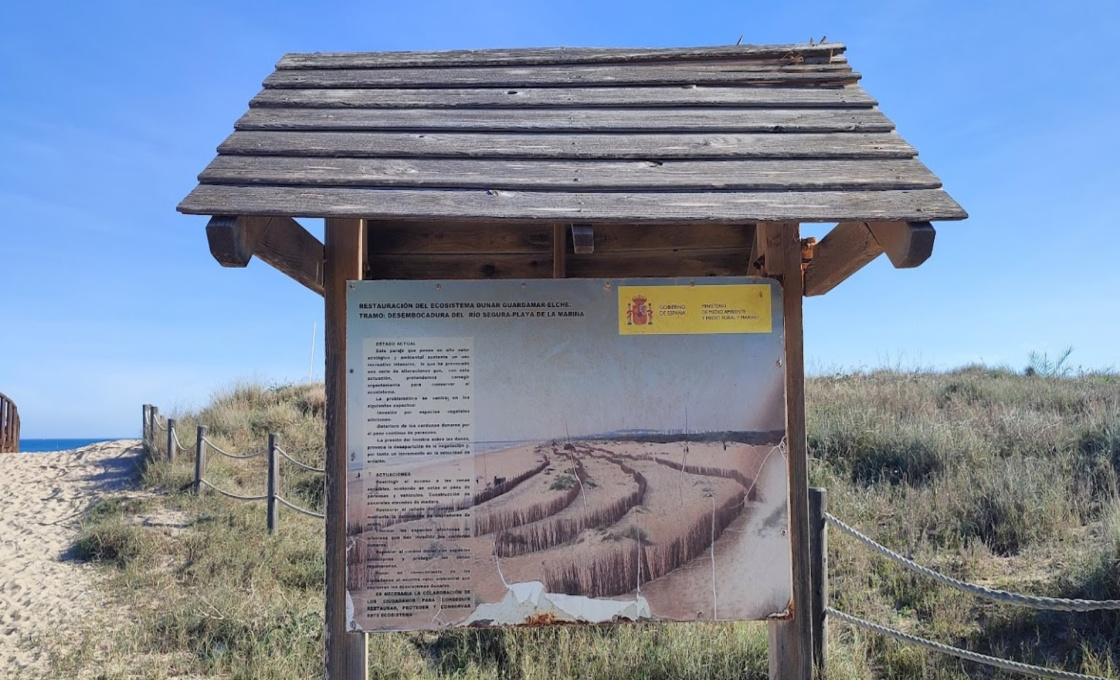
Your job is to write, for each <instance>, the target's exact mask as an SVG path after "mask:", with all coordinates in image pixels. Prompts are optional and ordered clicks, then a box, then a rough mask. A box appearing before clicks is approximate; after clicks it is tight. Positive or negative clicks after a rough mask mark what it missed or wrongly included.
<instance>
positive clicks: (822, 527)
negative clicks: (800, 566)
mask: <svg viewBox="0 0 1120 680" xmlns="http://www.w3.org/2000/svg"><path fill="white" fill-rule="evenodd" d="M827 510H828V497H827V495H826V493H825V490H824V489H821V488H818V487H813V488H810V489H809V555H810V557H809V559H810V560H811V561H812V567H811V576H812V579H813V665H814V666H815V667H816V669H817V677H818V678H823V677H824V673H825V666H826V665H827V664H828V615H827V614H825V611H826V610H827V609H828V522H826V521H825V518H824V515H825V512H827Z"/></svg>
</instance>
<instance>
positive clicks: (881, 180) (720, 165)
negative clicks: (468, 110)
mask: <svg viewBox="0 0 1120 680" xmlns="http://www.w3.org/2000/svg"><path fill="white" fill-rule="evenodd" d="M199 180H200V181H202V182H204V183H208V184H240V185H274V186H356V187H361V186H365V187H416V188H448V189H453V188H478V189H532V190H537V191H572V190H573V187H574V188H577V189H578V190H579V191H596V190H600V191H610V190H621V191H643V190H662V191H664V190H676V191H710V190H732V189H735V190H749V191H784V190H795V191H800V190H835V191H841V190H847V189H852V190H892V189H936V188H938V187H940V186H941V181H940V180H939V179H937V177H936V176H934V174H933V173H932V172H930V171H929V169H928V168H926V167H925V166H924V165H922V164H921V163H919V162H918V161H917V160H914V159H898V160H893V159H888V160H875V161H865V160H805V161H789V160H748V161H742V160H739V161H719V160H716V161H696V160H681V161H635V160H630V161H573V160H524V159H516V160H465V159H401V158H387V159H364V158H324V159H318V160H311V159H307V158H284V157H271V156H219V157H218V158H216V159H215V160H214V162H213V163H211V164H210V166H209V167H207V168H206V170H205V171H203V173H202V174H201V175H200V176H199Z"/></svg>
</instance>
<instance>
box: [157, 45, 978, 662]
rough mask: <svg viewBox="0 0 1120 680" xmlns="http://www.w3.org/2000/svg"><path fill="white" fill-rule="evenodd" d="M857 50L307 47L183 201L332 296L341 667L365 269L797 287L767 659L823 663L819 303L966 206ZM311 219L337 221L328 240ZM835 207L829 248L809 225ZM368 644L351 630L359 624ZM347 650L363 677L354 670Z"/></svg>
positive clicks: (901, 258) (919, 247)
mask: <svg viewBox="0 0 1120 680" xmlns="http://www.w3.org/2000/svg"><path fill="white" fill-rule="evenodd" d="M843 54H844V46H843V45H840V44H836V43H825V44H820V45H773V46H754V45H742V46H739V45H736V46H728V47H705V48H688V49H585V48H579V49H569V48H555V49H516V50H482V51H459V52H430V53H422V52H399V53H356V54H290V55H287V56H285V57H284V58H283V59H281V60H280V62H279V64H278V65H277V70H276V71H275V73H273V74H272V75H271V76H269V77H268V78H267V79H266V80H265V83H264V90H263V91H262V92H260V93H259V94H258V95H257V96H256V97H254V98H253V99H252V101H251V102H250V105H249V106H250V108H249V111H248V112H247V113H246V114H245V115H244V116H242V117H241V119H240V120H238V121H237V122H236V124H235V130H234V132H233V134H232V135H231V136H230V137H229V138H228V139H226V140H225V142H223V143H222V144H221V146H220V147H219V148H218V156H217V158H215V159H214V161H213V162H212V163H211V164H210V165H209V166H208V167H207V168H206V169H205V170H204V171H203V172H202V174H201V175H200V176H199V185H198V186H197V187H196V188H195V189H194V190H193V191H192V192H191V193H190V194H189V195H188V196H187V197H186V198H185V199H184V200H183V202H182V203H181V204H180V205H179V210H180V211H181V212H184V213H190V214H200V215H209V216H211V217H212V219H211V221H210V224H209V225H208V227H207V235H208V238H209V243H210V249H211V252H212V253H213V255H214V257H215V258H216V259H217V260H218V261H219V262H220V263H221V264H222V265H225V266H245V265H246V264H247V263H248V262H249V260H250V258H251V257H252V256H254V255H255V256H257V257H259V258H260V259H262V260H264V261H266V262H268V263H269V264H271V265H273V266H275V267H276V268H278V269H280V270H281V271H283V272H285V273H286V274H288V275H289V276H291V277H292V278H294V279H295V280H297V281H299V282H300V283H302V284H303V285H305V286H307V287H308V288H310V289H312V290H314V291H316V292H318V293H320V294H323V295H325V306H326V333H327V359H326V361H327V372H326V379H327V419H328V422H327V470H328V474H327V538H326V541H327V669H328V675H329V677H331V678H336V677H363V676H361V675H360V674H359V670H358V669H359V667H360V666H362V665H363V664H362V662H361V661H359V660H357V658H360V656H359V657H357V658H355V659H351V660H348V656H347V652H346V649H347V648H348V646H350V647H352V648H353V649H355V650H358V652H357V653H358V654H359V655H360V654H361V653H362V652H361V650H362V649H364V647H363V644H364V643H362V642H357V643H356V644H355V645H349V644H342V643H341V642H340V641H341V640H342V639H343V636H345V635H347V634H346V632H345V627H344V626H345V623H344V610H343V607H344V598H345V573H344V570H345V564H344V562H343V560H342V558H341V555H342V546H343V545H344V542H345V526H344V517H345V510H344V507H345V499H344V498H343V494H344V491H345V487H344V484H343V481H344V474H343V473H344V471H345V450H346V446H345V443H346V442H345V425H344V419H345V413H344V410H343V408H344V402H345V399H344V395H345V381H346V375H345V370H344V366H345V365H346V360H345V356H344V352H345V347H344V343H343V339H344V337H345V328H344V326H345V315H344V304H345V286H346V281H348V280H359V279H444V280H446V279H473V278H532V277H543V278H548V277H589V278H593V277H633V276H654V277H674V276H705V275H764V276H770V277H774V278H776V279H778V280H780V281H781V282H782V286H783V289H784V293H785V294H784V296H783V298H784V315H785V324H786V326H785V327H786V340H785V342H786V384H787V431H788V433H789V437H790V441H789V453H790V455H789V466H790V469H789V478H790V528H791V536H792V545H793V583H794V601H793V610H792V612H791V617H790V619H789V620H787V621H785V622H776V623H774V624H772V632H773V635H772V639H771V643H772V649H771V668H772V674H773V675H780V676H781V677H798V678H808V677H809V676H810V674H811V668H810V659H809V648H810V641H811V626H810V620H809V619H810V615H809V611H810V610H809V599H810V595H809V592H810V589H811V583H810V577H809V571H808V564H809V560H808V550H809V548H808V541H807V533H808V522H809V520H808V511H807V502H806V498H807V475H806V471H807V458H806V452H805V436H804V432H805V423H804V397H803V394H804V392H803V383H804V361H803V353H802V322H801V309H802V296H803V295H820V294H823V293H825V292H827V291H829V290H830V289H831V288H833V287H834V286H836V285H837V284H838V283H840V282H841V281H842V280H844V279H845V278H846V277H848V276H850V275H851V274H853V273H854V272H856V271H857V270H858V269H859V268H860V267H862V266H863V265H865V264H867V263H868V262H870V261H871V260H872V259H874V258H875V257H877V256H878V255H880V254H882V253H883V252H886V254H887V256H888V257H889V258H890V260H891V262H892V264H894V266H896V267H914V266H917V265H919V264H921V263H922V262H923V261H924V260H925V259H926V258H927V257H929V255H930V253H931V251H932V247H933V238H934V230H933V228H932V227H931V225H930V222H931V221H936V220H959V219H963V218H965V217H966V214H965V212H964V211H963V210H962V209H961V207H960V206H959V205H958V204H957V203H956V202H955V201H954V200H953V199H952V198H950V197H949V195H948V194H946V193H945V192H944V191H943V190H942V189H941V183H940V181H939V180H938V178H937V177H936V176H934V175H933V174H932V173H931V172H930V171H929V170H928V169H927V168H926V167H925V166H924V165H923V164H922V163H921V162H920V161H918V160H917V158H916V155H917V152H916V151H915V150H914V148H913V147H911V146H910V145H909V144H907V143H906V142H905V141H904V140H903V139H902V138H901V137H899V136H898V134H897V133H896V132H895V130H894V125H893V124H892V123H891V121H890V120H889V119H888V118H887V117H886V116H884V115H883V113H882V112H881V111H880V110H879V108H878V105H877V102H876V101H875V100H874V99H872V98H871V97H870V96H869V95H868V94H867V93H866V92H864V90H863V89H861V88H860V87H859V86H858V84H857V82H858V80H859V74H857V73H855V72H853V71H852V69H851V68H850V66H849V65H848V62H847V60H846V59H845V58H844V56H843ZM296 217H309V218H326V227H325V244H324V243H320V242H319V240H318V239H317V238H315V237H314V236H313V235H311V234H310V233H309V232H307V231H306V230H305V229H304V228H303V227H302V226H301V225H300V224H299V223H298V222H296V221H295V219H293V218H296ZM805 222H825V223H836V226H835V227H834V228H833V229H832V230H831V231H830V232H829V233H828V234H827V235H826V236H825V237H824V238H823V239H822V240H821V241H820V242H819V243H816V242H815V241H813V240H812V239H807V240H805V241H803V240H802V239H801V237H800V230H799V225H800V224H801V223H805ZM351 637H352V638H356V637H357V636H353V635H351ZM348 664H349V668H350V672H352V673H353V675H350V674H349V673H348V671H347V668H348Z"/></svg>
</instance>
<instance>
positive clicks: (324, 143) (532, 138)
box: [218, 131, 917, 160]
mask: <svg viewBox="0 0 1120 680" xmlns="http://www.w3.org/2000/svg"><path fill="white" fill-rule="evenodd" d="M218 153H220V154H238V155H268V156H299V157H316V158H318V157H352V158H393V157H438V158H599V159H641V160H669V159H709V158H726V159H736V158H738V159H745V158H773V159H793V158H798V159H810V158H818V159H822V158H823V159H828V158H911V157H913V156H915V155H917V151H915V150H914V147H912V146H910V145H909V144H907V143H906V142H905V141H904V140H903V139H902V138H901V137H899V136H898V135H897V134H895V133H893V132H889V133H843V134H822V133H816V134H814V133H799V134H775V133H771V132H768V133H758V134H743V133H735V134H717V133H679V134H594V133H585V134H578V135H572V134H556V133H520V134H510V133H463V132H460V133H451V132H446V133H431V132H428V133H401V132H275V131H273V132H234V133H233V134H232V135H231V136H230V137H229V138H228V139H226V140H225V142H223V143H222V144H221V146H219V147H218Z"/></svg>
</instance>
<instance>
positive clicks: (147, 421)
mask: <svg viewBox="0 0 1120 680" xmlns="http://www.w3.org/2000/svg"><path fill="white" fill-rule="evenodd" d="M160 431H166V432H167V433H168V436H167V441H168V447H169V449H176V448H177V449H179V450H180V451H189V450H190V449H189V448H188V447H186V446H184V445H183V444H182V443H181V442H180V441H179V438H178V435H177V434H176V432H175V420H174V419H161V417H160V416H159V409H158V408H156V407H155V406H151V405H147V404H146V405H145V406H144V436H143V440H144V444H145V446H146V447H147V449H148V452H149V454H150V455H153V456H154V455H155V452H156V449H157V446H158V445H157V441H156V436H155V435H156V434H157V432H160ZM205 432H206V428H205V427H204V426H199V427H198V437H197V441H196V445H195V451H196V457H195V479H194V487H195V489H196V492H197V493H201V492H202V489H203V488H204V487H206V488H209V489H211V490H213V491H214V492H216V493H218V494H220V495H222V496H225V497H227V498H230V499H234V500H238V501H262V500H263V501H267V503H268V528H269V533H275V532H276V525H277V522H278V512H277V510H278V508H279V506H281V505H283V506H285V507H287V508H289V509H290V510H294V511H295V512H298V513H300V514H303V515H305V516H307V517H313V518H316V519H323V518H324V516H323V514H322V513H318V512H314V511H312V510H309V509H307V508H303V507H300V506H298V505H296V504H294V503H292V502H291V501H289V500H287V499H286V498H283V497H282V496H281V495H280V494H279V492H278V489H279V481H280V479H279V463H280V459H281V458H283V459H285V460H287V461H288V462H289V463H291V464H292V465H295V466H296V467H298V468H300V469H302V470H305V471H307V472H312V473H323V472H324V469H323V468H318V467H314V466H311V465H308V464H307V463H304V462H302V461H300V460H298V459H296V458H294V457H293V456H292V455H291V454H289V453H288V452H287V451H285V450H284V449H283V448H282V447H281V446H280V445H279V444H278V442H277V436H276V435H275V434H270V435H269V437H268V448H266V449H263V450H261V451H257V452H255V453H251V454H235V453H230V452H228V451H225V450H224V449H222V448H220V447H218V446H217V445H215V444H214V443H213V442H212V441H210V439H208V438H207V437H206V436H205ZM207 450H213V451H215V452H217V453H218V454H220V455H222V456H225V457H226V458H230V459H234V460H246V459H249V458H257V457H259V456H263V455H267V456H268V492H267V493H265V494H263V495H256V496H247V495H239V494H235V493H232V492H229V491H226V490H224V489H221V488H218V487H217V486H215V485H214V484H213V483H212V482H210V481H209V480H207V479H205V478H204V477H203V473H204V470H205V460H206V451H207ZM172 455H173V454H172V452H171V451H170V450H169V453H168V457H169V458H171V457H172ZM809 500H810V517H811V523H812V524H813V526H814V527H815V530H814V531H811V532H810V539H811V554H812V556H813V557H812V561H813V565H812V567H813V573H814V576H813V581H814V588H813V599H814V602H813V606H812V611H813V619H814V621H813V624H814V625H813V638H814V639H813V646H814V648H813V658H814V663H815V664H816V665H817V666H818V668H819V669H821V670H822V671H823V669H824V667H825V662H826V660H827V648H826V647H825V645H824V641H825V640H827V637H828V633H827V631H828V627H827V625H828V624H827V622H828V619H835V620H838V621H840V622H842V623H845V624H847V625H850V626H855V627H857V628H861V629H863V630H867V631H870V632H873V633H876V634H879V635H884V636H887V637H890V638H893V639H895V640H899V641H901V642H904V643H908V644H913V645H918V646H920V647H923V648H925V649H928V650H930V651H933V652H936V653H940V654H947V655H949V656H953V657H956V658H958V659H963V660H965V661H970V662H974V663H978V664H984V665H987V666H991V667H993V668H999V669H1002V670H1005V671H1011V672H1016V673H1024V674H1027V675H1033V676H1037V677H1044V678H1055V679H1057V680H1109V679H1108V678H1102V677H1099V676H1093V675H1083V674H1080V673H1074V672H1071V671H1065V670H1061V669H1055V668H1046V667H1042V666H1035V665H1031V664H1027V663H1023V662H1019V661H1011V660H1008V659H1001V658H998V657H994V656H989V655H986V654H980V653H978V652H973V651H970V650H966V649H961V648H958V647H954V646H952V645H947V644H944V643H940V642H936V641H933V640H928V639H925V638H922V637H919V636H916V635H912V634H910V633H905V632H902V631H899V630H895V629H893V628H890V627H887V626H884V625H881V624H878V623H873V622H871V621H867V620H864V619H861V618H859V617H857V616H853V615H851V614H848V613H846V612H842V611H839V610H836V609H833V608H831V607H829V606H828V575H827V558H826V555H827V551H828V527H829V526H830V525H831V526H833V527H836V528H837V529H839V530H840V531H841V532H843V533H844V534H846V535H848V536H850V537H852V538H854V539H855V540H856V541H858V542H859V543H860V544H862V545H863V546H865V547H867V548H869V549H871V550H872V551H873V552H875V553H876V554H878V555H880V556H882V557H884V558H886V559H888V560H890V561H892V562H894V563H895V564H898V565H900V566H902V567H904V568H906V569H909V570H911V571H913V572H915V573H918V574H921V575H923V576H926V577H928V578H931V579H934V580H935V581H937V582H939V583H941V584H944V585H947V586H950V587H952V588H956V589H958V590H960V591H963V592H966V593H969V594H971V595H974V596H976V597H981V598H984V599H987V600H990V601H992V602H996V603H999V604H1008V605H1014V606H1020V607H1028V608H1031V609H1035V610H1041V611H1058V612H1077V613H1080V612H1090V611H1101V610H1112V611H1115V610H1120V600H1084V599H1069V598H1058V597H1042V596H1037V595H1024V594H1020V593H1012V592H1007V591H1004V590H998V589H995V588H988V587H986V586H981V585H977V584H974V583H968V582H966V581H962V580H960V579H956V578H953V577H951V576H947V575H945V574H942V573H940V572H938V571H935V570H934V569H930V568H929V567H926V566H923V565H920V564H918V563H917V562H915V561H913V560H911V559H909V558H907V557H904V556H903V555H901V554H899V553H898V552H895V551H894V550H891V549H890V548H888V547H886V546H884V545H882V544H880V543H878V542H877V541H875V540H874V539H872V538H870V537H869V536H867V535H865V534H864V533H862V532H861V531H859V530H858V529H856V528H854V527H852V526H851V525H849V524H847V523H845V522H844V521H842V520H840V519H838V518H837V517H835V516H834V515H832V514H829V513H827V512H825V511H824V509H825V494H824V490H823V489H811V490H810V497H809Z"/></svg>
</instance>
